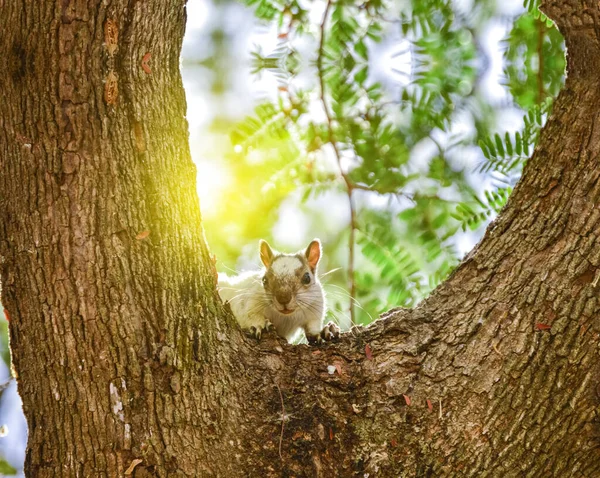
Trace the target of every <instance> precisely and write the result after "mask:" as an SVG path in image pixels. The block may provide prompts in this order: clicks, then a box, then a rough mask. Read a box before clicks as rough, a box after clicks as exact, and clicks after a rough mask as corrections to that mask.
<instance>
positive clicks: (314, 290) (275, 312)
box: [218, 239, 340, 345]
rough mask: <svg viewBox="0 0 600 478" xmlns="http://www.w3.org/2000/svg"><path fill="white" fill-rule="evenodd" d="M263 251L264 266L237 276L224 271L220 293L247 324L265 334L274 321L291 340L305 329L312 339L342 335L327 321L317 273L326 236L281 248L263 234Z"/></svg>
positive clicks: (255, 332)
mask: <svg viewBox="0 0 600 478" xmlns="http://www.w3.org/2000/svg"><path fill="white" fill-rule="evenodd" d="M259 251H260V259H261V261H262V263H263V264H264V266H265V268H264V269H262V270H258V271H251V272H246V273H243V274H240V275H238V276H234V277H228V276H227V275H226V274H221V273H219V282H218V287H219V295H220V296H221V299H222V300H223V301H224V302H228V303H229V306H230V307H231V311H232V312H233V315H234V316H235V318H236V319H237V321H238V323H239V324H240V326H241V327H242V329H245V330H248V331H250V332H251V333H252V335H254V336H255V337H256V338H258V339H260V337H261V335H262V332H263V331H264V330H267V329H269V328H270V327H271V326H272V327H274V328H275V331H276V332H277V334H278V335H279V336H280V337H283V338H285V339H286V340H287V341H288V342H290V341H292V340H293V339H294V337H295V336H296V335H297V333H298V332H299V331H300V329H302V330H304V334H305V335H306V339H307V340H308V342H309V343H310V344H313V345H314V344H318V343H321V342H323V341H328V340H333V339H336V338H338V337H339V335H340V329H339V327H338V326H337V325H336V324H335V323H333V322H329V323H327V324H326V325H325V326H323V316H324V314H325V296H324V293H323V288H322V287H321V283H320V282H319V278H318V277H317V265H318V264H319V260H320V259H321V242H320V241H319V240H318V239H314V240H313V241H312V242H311V243H310V244H309V245H308V247H307V248H306V251H299V252H297V253H295V254H281V253H278V252H274V251H273V250H272V249H271V246H269V244H268V243H267V241H264V240H261V241H260V242H259Z"/></svg>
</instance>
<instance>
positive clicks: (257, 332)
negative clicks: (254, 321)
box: [248, 320, 275, 340]
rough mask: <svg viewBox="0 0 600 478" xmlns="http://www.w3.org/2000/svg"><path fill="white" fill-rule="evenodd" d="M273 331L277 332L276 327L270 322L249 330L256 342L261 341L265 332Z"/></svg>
mask: <svg viewBox="0 0 600 478" xmlns="http://www.w3.org/2000/svg"><path fill="white" fill-rule="evenodd" d="M271 330H275V326H274V325H273V324H272V323H271V322H269V321H268V320H267V321H266V322H265V323H264V324H263V325H259V326H254V325H253V326H251V327H250V328H249V329H248V331H249V333H250V335H251V336H252V337H254V338H255V339H256V340H260V338H261V337H262V334H263V332H269V331H271Z"/></svg>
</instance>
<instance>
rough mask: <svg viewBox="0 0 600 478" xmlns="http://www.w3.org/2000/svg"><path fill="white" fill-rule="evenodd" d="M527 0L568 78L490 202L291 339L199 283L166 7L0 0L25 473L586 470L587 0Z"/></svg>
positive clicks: (192, 197)
mask: <svg viewBox="0 0 600 478" xmlns="http://www.w3.org/2000/svg"><path fill="white" fill-rule="evenodd" d="M0 5H2V2H1V0H0ZM545 8H546V11H547V12H548V14H549V15H551V17H552V18H554V19H556V21H557V24H558V25H559V27H560V29H561V31H562V33H563V34H564V36H565V37H566V40H567V45H568V48H569V61H568V63H569V76H568V80H567V83H566V86H565V88H564V90H563V91H562V93H561V94H560V96H559V98H558V99H557V101H556V104H555V107H554V112H553V115H552V117H551V118H550V120H549V121H548V124H547V126H546V127H545V128H544V130H543V133H542V137H541V140H540V144H539V145H538V147H537V148H536V151H535V152H534V155H533V157H532V158H531V160H530V161H529V163H528V165H527V167H526V169H525V171H524V174H523V178H522V180H521V181H520V183H519V184H518V186H517V188H516V189H515V191H514V193H513V195H512V197H511V198H510V201H509V204H508V205H507V207H506V208H505V210H504V211H503V212H502V214H501V215H500V216H499V217H498V219H497V220H496V221H495V222H494V223H493V224H492V225H491V226H490V228H489V229H488V231H487V233H486V236H485V238H484V239H483V240H482V242H481V243H480V244H479V246H478V247H477V248H476V249H475V250H474V251H473V252H472V253H471V254H470V255H469V256H468V257H467V258H466V259H465V261H464V262H463V263H462V264H461V265H460V267H459V268H458V269H457V270H456V271H455V272H454V273H453V274H452V276H451V277H450V278H449V279H448V280H447V281H446V282H445V283H444V284H442V285H441V286H440V287H439V288H438V289H437V290H436V291H435V292H434V293H433V294H432V295H431V296H430V297H429V298H428V299H427V300H425V301H424V302H423V303H422V304H420V306H419V307H417V308H416V309H414V310H404V309H399V310H393V311H390V313H388V314H387V315H386V316H384V317H383V318H382V319H381V320H379V321H377V322H376V323H375V324H373V325H372V326H371V327H368V328H367V329H364V330H355V331H353V332H351V333H347V334H344V335H343V336H342V339H341V340H340V342H339V343H337V344H334V345H326V346H323V347H308V346H290V345H287V344H283V343H282V342H281V341H278V340H277V339H276V338H274V337H272V336H271V337H269V336H268V337H266V338H265V339H264V340H262V341H261V342H260V343H258V344H257V343H256V342H255V341H253V340H251V339H249V338H247V337H245V336H243V335H242V334H241V333H240V331H239V330H238V328H237V327H236V326H235V324H234V322H233V321H232V319H231V316H230V314H229V313H228V311H227V310H226V309H224V308H223V306H222V305H221V303H220V301H219V300H218V297H217V294H216V292H215V275H214V267H213V264H212V261H211V259H210V256H209V253H208V250H207V246H206V244H205V242H204V238H203V236H202V232H201V228H200V212H199V208H198V203H197V197H196V192H195V186H196V181H195V169H194V167H193V165H192V163H191V160H190V156H189V149H188V144H187V124H186V121H185V99H184V92H183V88H182V85H181V78H180V75H179V70H178V64H179V53H180V47H181V41H182V37H183V31H184V23H185V10H184V2H183V1H182V0H177V1H164V0H146V1H143V2H142V1H136V0H130V1H125V0H117V1H112V2H110V3H109V2H101V1H90V2H87V1H83V0H70V1H69V0H65V1H62V2H54V1H50V0H35V1H34V0H26V1H22V2H5V3H4V5H2V8H0V24H2V25H4V26H5V27H4V29H3V34H2V36H1V37H0V45H1V51H2V52H3V55H2V58H1V59H0V61H1V62H2V66H3V68H2V70H3V71H4V72H5V73H4V74H3V75H1V76H0V85H1V86H2V90H3V92H4V99H2V100H0V145H1V146H2V154H1V156H0V190H1V191H2V192H1V195H0V258H1V263H0V268H1V271H0V272H1V279H2V303H3V305H4V307H5V308H6V309H7V311H8V312H9V315H10V318H11V321H10V334H11V346H12V352H13V359H14V363H15V368H16V370H17V372H18V382H19V391H20V393H21V396H22V398H23V407H24V411H25V415H26V417H27V421H28V424H29V430H30V432H29V443H28V451H27V460H26V473H27V474H28V476H36V477H37V476H40V477H45V476H60V477H64V476H85V477H88V476H107V477H112V476H122V475H123V474H124V473H125V471H127V469H128V468H130V467H131V466H132V464H135V463H138V462H137V461H136V460H141V462H139V463H138V464H137V466H135V468H134V470H133V475H132V476H137V477H143V476H222V477H236V476H257V477H266V476H273V477H275V476H293V477H300V476H322V477H329V476H367V475H368V476H371V477H372V476H389V477H392V476H393V477H397V476H403V477H404V476H406V477H408V476H477V477H480V476H490V477H495V476H532V477H535V476H561V477H562V476H587V477H593V476H598V475H599V474H600V452H599V450H600V439H599V436H600V421H599V418H598V414H599V412H600V408H599V407H600V398H599V397H600V389H599V388H598V383H599V380H600V348H599V347H598V342H599V333H600V319H599V318H598V317H599V316H600V303H599V302H598V299H597V296H598V285H599V283H600V243H599V242H598V238H597V232H596V231H598V225H599V221H600V209H599V207H598V204H599V202H600V182H599V179H600V164H599V162H598V158H599V154H600V119H599V114H600V75H599V74H598V71H600V69H599V68H597V66H598V63H599V60H598V59H599V58H600V46H599V43H598V39H597V37H596V33H595V32H596V31H597V30H598V26H600V21H599V20H598V19H599V18H600V7H598V6H597V5H596V4H594V5H591V4H587V3H586V4H584V3H583V2H578V1H572V2H547V5H545ZM329 365H333V366H334V367H335V368H336V372H335V373H334V374H330V373H329V371H328V366H329Z"/></svg>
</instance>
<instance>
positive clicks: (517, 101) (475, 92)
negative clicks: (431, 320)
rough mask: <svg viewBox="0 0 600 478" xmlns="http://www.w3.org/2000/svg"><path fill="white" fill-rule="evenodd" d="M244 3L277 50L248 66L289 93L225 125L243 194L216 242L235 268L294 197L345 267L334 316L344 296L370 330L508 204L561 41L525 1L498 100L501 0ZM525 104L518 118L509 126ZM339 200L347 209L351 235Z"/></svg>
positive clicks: (554, 83) (336, 280)
mask: <svg viewBox="0 0 600 478" xmlns="http://www.w3.org/2000/svg"><path fill="white" fill-rule="evenodd" d="M246 3H247V4H248V5H250V6H251V7H252V8H253V11H254V13H255V15H256V16H257V18H259V19H260V20H261V21H262V22H264V23H265V24H266V25H271V26H274V27H275V28H276V29H277V37H278V45H277V47H276V48H274V49H273V50H272V51H271V52H269V53H265V52H264V51H263V50H264V48H260V47H257V48H255V50H254V51H253V52H252V62H253V71H254V74H256V75H266V74H268V75H273V76H274V77H275V78H276V79H277V82H278V85H279V86H278V91H277V94H276V95H275V94H274V95H273V99H272V100H269V101H265V102H263V103H261V104H259V105H258V106H257V108H256V111H255V114H254V115H252V116H250V117H247V118H246V119H244V120H243V121H241V122H239V124H237V125H236V127H235V128H234V129H233V131H232V132H231V142H232V145H231V152H230V153H229V155H228V156H227V159H226V161H227V162H228V165H229V168H230V170H231V172H232V175H233V177H234V180H233V181H234V185H233V186H232V188H231V190H232V191H235V194H232V196H231V197H226V198H225V199H224V202H223V206H222V208H221V213H220V214H219V218H218V221H219V226H218V227H217V226H216V224H211V223H210V221H208V222H205V227H206V230H207V234H208V235H209V242H210V243H211V246H212V247H213V249H215V250H216V251H217V256H218V257H219V258H220V259H221V260H222V261H223V262H225V263H228V264H229V265H231V264H233V262H234V260H235V258H236V257H237V251H240V250H241V249H242V243H244V241H245V242H246V243H247V242H253V241H254V240H255V239H257V238H258V237H261V236H265V237H269V236H270V231H271V230H272V227H273V225H274V224H276V223H277V222H278V221H279V222H281V216H280V214H282V213H281V211H282V207H284V206H285V205H286V204H288V203H289V202H290V201H291V203H292V204H294V207H295V208H296V209H297V210H299V211H302V212H303V213H305V219H304V220H305V221H306V222H307V223H308V225H309V230H310V232H309V233H308V236H310V237H314V236H321V237H322V238H323V236H325V248H326V256H327V257H328V262H327V264H326V265H327V267H328V268H338V267H340V268H341V270H338V271H336V272H333V273H332V274H329V275H328V276H327V278H326V279H325V281H326V282H328V285H326V290H328V291H329V295H330V296H329V302H330V304H329V305H330V313H331V314H332V316H334V317H336V318H338V319H339V320H342V321H344V320H346V319H347V318H348V317H347V316H345V314H346V312H347V310H348V307H349V304H350V300H352V301H353V302H352V303H353V304H355V305H356V310H355V312H356V315H355V317H354V322H360V323H367V322H369V321H371V320H372V319H373V317H377V314H379V313H381V312H382V311H384V310H387V309H389V308H390V307H392V306H398V305H401V306H406V307H410V306H414V305H415V304H416V303H417V302H418V301H419V300H421V299H422V298H423V297H425V296H426V295H427V294H428V293H429V291H431V289H432V288H434V287H435V286H436V285H437V284H439V283H440V282H441V281H442V280H443V279H444V278H445V277H446V276H447V275H448V274H449V273H450V272H451V270H452V269H453V268H454V267H455V266H456V265H457V264H458V262H459V260H460V258H461V257H462V254H464V252H465V244H466V243H468V244H472V243H473V242H474V241H475V240H476V239H477V238H478V237H480V235H481V233H482V231H483V228H484V227H485V226H486V225H487V224H488V222H489V221H491V220H492V219H493V217H495V215H496V214H497V213H498V211H499V210H500V209H502V207H503V206H504V205H505V203H506V201H507V199H508V197H509V194H510V192H511V190H512V188H513V186H514V184H515V183H516V181H517V180H518V178H519V176H520V174H521V171H522V169H523V166H524V164H525V162H526V160H527V158H528V156H529V155H530V154H531V152H532V151H533V148H534V146H535V144H536V142H537V140H538V136H539V131H540V128H541V126H542V125H543V124H544V121H545V119H546V117H547V115H548V114H549V112H550V109H551V105H552V101H551V99H552V97H554V95H556V93H557V92H558V90H559V88H560V86H561V84H562V81H563V76H564V53H563V50H564V47H563V43H562V38H561V37H560V34H559V33H558V31H557V30H556V28H554V26H553V24H552V22H551V21H550V20H549V19H547V18H546V17H545V16H543V14H541V13H540V12H539V10H538V8H537V7H538V4H537V0H526V2H525V5H524V6H525V7H526V13H525V14H524V15H523V16H521V17H519V18H516V19H514V20H515V21H514V24H513V26H512V30H511V31H510V33H509V34H508V36H507V38H506V39H505V41H504V45H505V47H506V49H505V52H504V59H503V61H504V64H503V67H504V78H503V83H504V84H505V85H506V88H507V98H508V99H507V100H505V101H503V102H501V103H500V104H489V100H488V98H487V97H486V96H487V94H486V90H485V86H484V82H483V77H484V76H485V75H486V74H487V72H488V66H489V64H490V61H491V60H490V58H489V56H488V55H489V53H488V52H486V51H485V49H484V48H483V47H482V43H483V40H484V39H485V36H486V35H487V34H488V28H487V27H488V26H489V25H491V24H493V23H494V22H505V23H506V18H500V19H498V14H497V9H498V7H497V6H496V3H495V2H493V1H480V2H478V3H476V4H475V6H474V7H473V8H472V9H471V10H469V11H468V12H467V11H463V10H461V9H460V7H459V6H457V4H456V3H455V2H451V1H450V0H427V1H421V0H413V1H412V2H411V1H407V2H404V3H403V4H402V6H401V7H400V8H398V7H397V6H394V5H393V4H391V3H389V2H387V1H385V0H365V1H360V2H357V1H354V0H337V1H335V2H334V1H331V0H329V1H327V2H299V1H297V0H246ZM394 8H396V11H394ZM315 10H318V11H319V12H320V15H315ZM512 21H513V19H510V22H512ZM384 47H385V48H384ZM307 51H308V52H310V53H309V54H308V55H307V53H306V52H307ZM307 56H308V59H307ZM307 77H308V78H309V80H307V79H306V78H307ZM390 78H391V80H390ZM515 108H518V109H520V110H521V111H522V114H523V117H524V120H523V124H522V125H516V126H515V125H509V124H504V123H503V122H502V115H503V114H504V113H505V112H506V111H509V110H511V109H513V110H514V109H515ZM242 204H243V206H240V205H242ZM333 204H338V205H339V204H341V205H342V209H345V210H346V211H348V210H351V211H352V215H350V214H348V216H349V217H348V218H347V219H344V226H343V229H342V230H332V226H331V223H332V222H334V221H333V217H332V215H333V214H334V213H333V212H329V213H328V211H333V209H335V208H334V207H333ZM338 209H339V208H338ZM240 210H243V213H242V214H240ZM345 214H346V213H345ZM352 218H353V220H352ZM223 228H225V230H227V231H231V230H232V229H233V230H235V231H236V234H234V235H231V234H229V233H226V234H223V233H221V232H220V231H222V230H223ZM351 231H352V234H351ZM349 236H350V238H351V240H352V244H349V242H348V241H349ZM306 239H307V240H308V239H309V238H308V237H307V238H306ZM302 240H304V238H302ZM298 242H299V243H301V242H302V241H298ZM351 248H352V249H354V252H355V258H354V261H353V262H350V259H349V258H350V254H349V252H350V249H351ZM244 253H245V254H246V255H247V256H249V257H252V256H253V255H255V254H256V253H255V251H254V247H253V248H252V249H250V251H248V250H245V251H244ZM348 269H350V276H351V280H350V281H348V278H347V274H346V272H347V271H348ZM349 282H351V283H349ZM332 288H333V289H332ZM340 290H342V292H340ZM352 291H354V297H352V298H351V299H350V298H349V297H348V296H347V294H346V293H350V294H351V293H352ZM354 299H356V300H357V301H358V302H354ZM353 308H354V306H353ZM344 325H348V324H347V323H345V324H344Z"/></svg>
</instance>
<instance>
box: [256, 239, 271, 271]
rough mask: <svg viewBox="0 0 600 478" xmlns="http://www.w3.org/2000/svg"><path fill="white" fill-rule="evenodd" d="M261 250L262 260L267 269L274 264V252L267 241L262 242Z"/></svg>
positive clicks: (260, 244) (260, 243)
mask: <svg viewBox="0 0 600 478" xmlns="http://www.w3.org/2000/svg"><path fill="white" fill-rule="evenodd" d="M258 244H259V249H260V260H261V261H262V263H263V264H264V265H265V267H266V268H269V267H271V264H272V263H273V256H274V254H273V250H272V249H271V246H269V243H268V242H267V241H263V240H262V239H261V240H260V242H259V243H258Z"/></svg>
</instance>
